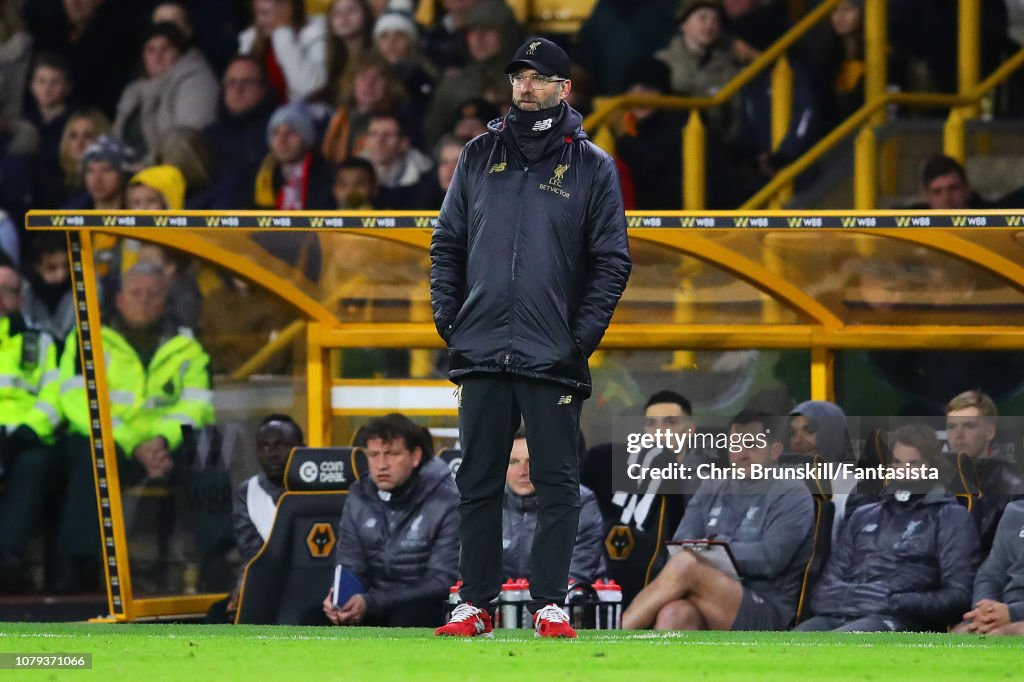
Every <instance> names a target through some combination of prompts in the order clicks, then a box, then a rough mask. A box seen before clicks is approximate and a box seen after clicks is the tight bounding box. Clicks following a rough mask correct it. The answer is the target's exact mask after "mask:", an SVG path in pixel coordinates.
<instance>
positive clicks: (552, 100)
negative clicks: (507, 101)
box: [515, 92, 562, 111]
mask: <svg viewBox="0 0 1024 682" xmlns="http://www.w3.org/2000/svg"><path fill="white" fill-rule="evenodd" d="M561 102H562V99H561V97H559V94H558V93H557V92H556V93H555V94H553V95H551V97H549V98H547V99H538V100H537V101H536V102H530V104H536V105H537V108H538V109H550V108H551V107H557V106H558V105H559V104H561ZM515 105H516V106H517V107H519V108H520V109H522V108H523V105H522V104H521V103H520V102H515ZM524 111H525V110H524Z"/></svg>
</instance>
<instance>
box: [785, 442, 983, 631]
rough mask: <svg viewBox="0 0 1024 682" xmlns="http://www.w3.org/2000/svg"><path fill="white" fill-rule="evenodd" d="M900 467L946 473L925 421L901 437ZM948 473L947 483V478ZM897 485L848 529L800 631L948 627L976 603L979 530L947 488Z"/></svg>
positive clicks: (896, 457)
mask: <svg viewBox="0 0 1024 682" xmlns="http://www.w3.org/2000/svg"><path fill="white" fill-rule="evenodd" d="M891 442H892V445H891V450H892V459H893V466H894V467H900V466H903V467H912V468H917V467H920V466H921V465H922V464H923V465H925V466H926V467H930V468H936V469H939V470H940V471H941V469H942V468H943V461H942V456H941V454H940V452H939V448H940V446H939V441H938V439H937V438H936V437H935V432H934V431H933V430H932V429H931V428H930V427H928V426H926V425H924V424H908V425H906V426H902V427H900V428H899V429H897V430H896V431H894V432H893V434H892V436H891ZM941 476H942V475H941V473H940V479H941ZM933 484H934V482H930V481H913V480H911V481H899V480H893V481H892V482H890V483H889V484H888V486H887V489H886V491H885V493H883V496H882V501H881V502H873V503H871V504H868V505H865V506H863V507H860V508H858V509H857V510H856V511H855V512H853V514H852V515H851V516H850V517H849V518H848V519H847V520H846V522H845V523H844V524H843V528H842V530H841V531H840V534H839V538H838V539H837V540H836V543H835V545H834V546H833V548H832V554H831V556H829V559H828V564H827V565H826V567H825V572H824V574H823V575H822V577H821V580H820V581H819V582H818V585H817V586H816V587H815V589H814V593H813V595H812V599H811V609H812V611H813V612H814V614H815V615H814V617H813V618H811V619H809V620H806V621H804V622H803V623H801V624H800V626H799V627H798V628H797V629H798V630H811V631H818V630H836V631H842V632H873V631H882V632H885V631H903V630H935V629H939V630H944V629H945V628H946V626H948V625H952V624H954V623H956V622H957V621H958V620H959V619H960V615H961V614H962V613H964V611H966V610H967V608H968V607H969V606H970V603H971V583H972V582H973V580H974V573H975V570H976V569H977V565H978V533H977V531H975V529H974V524H973V523H972V522H971V518H970V515H969V514H968V513H967V510H966V509H965V508H963V507H961V506H960V505H959V504H958V503H957V502H956V500H955V499H954V498H953V496H951V495H949V494H948V493H946V492H945V491H944V490H943V489H942V487H941V485H938V486H936V487H934V488H932V487H931V486H932V485H933Z"/></svg>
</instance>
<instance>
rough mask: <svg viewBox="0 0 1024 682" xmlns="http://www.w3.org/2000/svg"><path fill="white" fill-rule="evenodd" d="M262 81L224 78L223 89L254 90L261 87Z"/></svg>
mask: <svg viewBox="0 0 1024 682" xmlns="http://www.w3.org/2000/svg"><path fill="white" fill-rule="evenodd" d="M262 84H263V81H262V80H261V79H259V78H225V79H224V87H225V88H254V87H256V86H258V85H262Z"/></svg>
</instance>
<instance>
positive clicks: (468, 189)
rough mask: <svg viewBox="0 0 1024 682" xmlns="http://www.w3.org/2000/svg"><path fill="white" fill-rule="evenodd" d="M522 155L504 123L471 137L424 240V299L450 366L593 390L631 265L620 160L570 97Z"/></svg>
mask: <svg viewBox="0 0 1024 682" xmlns="http://www.w3.org/2000/svg"><path fill="white" fill-rule="evenodd" d="M563 106H564V107H565V108H566V112H565V115H564V116H562V118H561V123H560V127H559V128H557V129H554V130H552V132H551V133H550V135H548V136H547V137H546V138H545V140H544V142H545V145H546V146H545V150H544V153H543V154H542V155H541V156H540V158H539V159H538V160H537V161H535V162H533V163H528V162H527V161H526V160H525V158H524V156H523V155H522V154H521V152H520V151H519V149H518V147H517V146H516V143H515V141H514V140H513V139H512V134H511V132H510V131H509V130H507V129H506V128H505V122H504V121H503V120H502V119H498V120H495V121H492V122H491V124H490V125H489V126H488V132H486V133H484V134H483V135H480V136H479V137H477V138H475V139H473V140H472V141H470V142H469V144H467V145H466V147H465V149H464V150H463V152H462V158H461V159H459V164H458V167H457V168H456V170H455V176H454V177H453V178H452V183H451V186H450V187H449V189H448V194H447V196H446V197H445V200H444V204H443V205H442V207H441V213H440V216H439V219H438V223H437V227H436V228H435V229H434V234H433V239H432V241H431V245H430V261H431V269H430V299H431V304H432V306H433V310H434V323H435V325H436V326H437V330H438V333H439V334H440V335H441V338H443V339H444V340H445V341H446V342H447V344H448V353H449V360H450V365H449V367H450V376H451V379H452V380H453V381H456V382H457V381H458V379H459V378H460V377H462V376H466V375H469V374H474V373H511V374H515V375H519V376H525V377H532V378H537V379H547V380H552V381H555V382H558V383H560V384H564V385H567V386H570V387H571V388H573V389H575V390H576V391H577V392H578V393H579V394H581V395H582V396H583V397H587V396H589V395H590V390H591V387H590V370H589V367H588V365H587V358H588V357H589V356H590V354H591V353H593V352H594V349H596V348H597V345H598V343H599V342H600V341H601V337H602V336H603V335H604V332H605V329H606V328H607V326H608V322H609V321H610V320H611V317H612V312H613V311H614V310H615V305H616V304H617V303H618V300H619V297H620V296H621V295H622V291H623V289H625V287H626V280H627V279H628V277H629V272H630V268H631V263H630V258H629V245H628V242H627V238H626V219H625V215H624V214H623V208H622V197H621V194H620V191H619V183H618V176H617V174H616V171H615V162H614V161H613V160H612V159H611V157H609V156H608V155H607V154H605V153H604V152H603V151H602V150H601V149H600V148H599V147H597V145H595V144H594V143H592V142H591V141H590V139H589V138H588V137H587V135H586V133H584V132H583V130H582V128H581V127H580V126H581V123H582V116H580V114H579V113H577V112H576V111H575V110H573V109H572V108H570V107H568V106H567V105H564V104H563Z"/></svg>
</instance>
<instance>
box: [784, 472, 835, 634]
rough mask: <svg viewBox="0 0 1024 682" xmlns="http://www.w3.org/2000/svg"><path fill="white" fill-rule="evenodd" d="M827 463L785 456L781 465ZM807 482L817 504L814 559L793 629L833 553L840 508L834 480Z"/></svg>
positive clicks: (806, 569)
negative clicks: (836, 503) (836, 517)
mask: <svg viewBox="0 0 1024 682" xmlns="http://www.w3.org/2000/svg"><path fill="white" fill-rule="evenodd" d="M824 461H825V460H824V458H823V457H822V456H821V455H818V454H815V455H812V456H811V457H807V456H805V455H784V456H782V457H779V464H780V465H781V466H793V465H802V464H805V463H807V464H810V465H811V466H812V467H815V466H818V465H819V464H821V463H823V462H824ZM804 483H805V484H806V485H807V489H808V490H809V491H810V492H811V499H812V500H813V501H814V534H813V536H812V537H813V540H812V542H811V556H810V557H808V558H807V565H806V566H805V567H804V575H803V579H802V580H801V582H800V597H799V599H797V604H796V614H795V615H794V616H793V623H792V625H793V626H796V625H799V624H800V621H802V620H804V616H805V615H806V614H807V613H808V605H809V601H810V599H809V598H810V594H811V590H813V589H814V586H815V584H816V583H817V582H818V578H820V577H821V574H822V573H823V572H824V571H825V564H826V563H827V562H828V557H829V554H831V553H832V524H833V523H834V522H835V516H836V507H835V504H833V502H832V481H820V480H817V479H810V478H809V479H806V480H805V481H804Z"/></svg>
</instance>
